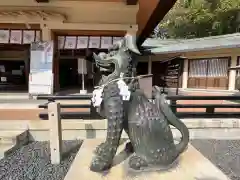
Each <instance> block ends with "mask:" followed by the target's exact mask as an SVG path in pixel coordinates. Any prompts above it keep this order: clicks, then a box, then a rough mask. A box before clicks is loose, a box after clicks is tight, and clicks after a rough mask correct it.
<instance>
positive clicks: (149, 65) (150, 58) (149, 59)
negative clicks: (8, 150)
mask: <svg viewBox="0 0 240 180" xmlns="http://www.w3.org/2000/svg"><path fill="white" fill-rule="evenodd" d="M148 74H152V57H151V56H148Z"/></svg>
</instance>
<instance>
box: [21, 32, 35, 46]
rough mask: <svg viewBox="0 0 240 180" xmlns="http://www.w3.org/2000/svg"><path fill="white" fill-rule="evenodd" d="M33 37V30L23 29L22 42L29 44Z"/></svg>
mask: <svg viewBox="0 0 240 180" xmlns="http://www.w3.org/2000/svg"><path fill="white" fill-rule="evenodd" d="M34 39H35V31H33V30H24V31H23V44H31V43H32V42H34Z"/></svg>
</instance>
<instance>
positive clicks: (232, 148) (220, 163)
mask: <svg viewBox="0 0 240 180" xmlns="http://www.w3.org/2000/svg"><path fill="white" fill-rule="evenodd" d="M192 145H193V146H194V147H195V148H196V149H198V150H199V151H200V152H201V153H202V154H203V155H204V156H205V157H207V158H208V159H209V160H210V161H211V162H212V163H214V164H215V165H216V166H217V167H218V168H219V169H221V170H222V171H223V172H224V173H225V174H226V175H228V177H229V178H231V179H232V180H240V140H193V141H192Z"/></svg>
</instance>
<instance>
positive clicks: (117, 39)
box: [113, 37, 122, 44]
mask: <svg viewBox="0 0 240 180" xmlns="http://www.w3.org/2000/svg"><path fill="white" fill-rule="evenodd" d="M120 40H122V37H113V44H115V43H116V42H118V41H120Z"/></svg>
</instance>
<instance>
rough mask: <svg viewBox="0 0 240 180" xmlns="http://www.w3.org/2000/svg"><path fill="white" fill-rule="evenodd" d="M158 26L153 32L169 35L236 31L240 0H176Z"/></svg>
mask: <svg viewBox="0 0 240 180" xmlns="http://www.w3.org/2000/svg"><path fill="white" fill-rule="evenodd" d="M157 29H158V30H157V31H155V35H157V36H160V37H162V36H164V37H168V38H196V37H206V36H214V35H223V34H229V33H235V32H239V31H240V0H179V1H178V2H177V3H176V5H175V6H174V7H173V9H172V10H171V11H170V12H169V13H168V14H167V15H166V17H165V18H164V20H163V21H162V22H161V24H159V27H158V28H157ZM162 32H167V34H166V33H165V34H162Z"/></svg>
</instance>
